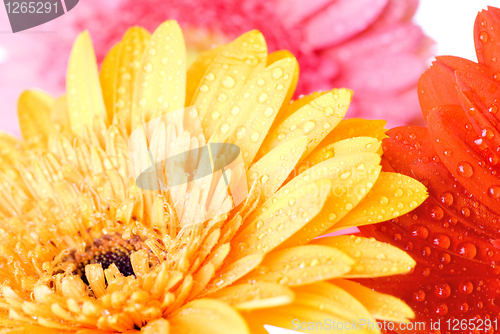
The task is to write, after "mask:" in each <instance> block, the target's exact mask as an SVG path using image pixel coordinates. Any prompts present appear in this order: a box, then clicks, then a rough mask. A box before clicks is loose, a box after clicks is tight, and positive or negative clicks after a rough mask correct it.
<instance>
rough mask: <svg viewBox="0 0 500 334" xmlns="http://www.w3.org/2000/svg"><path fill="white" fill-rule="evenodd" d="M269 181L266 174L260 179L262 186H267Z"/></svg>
mask: <svg viewBox="0 0 500 334" xmlns="http://www.w3.org/2000/svg"><path fill="white" fill-rule="evenodd" d="M267 181H269V176H268V175H267V174H264V175H262V176H261V177H260V183H261V184H266V183H267Z"/></svg>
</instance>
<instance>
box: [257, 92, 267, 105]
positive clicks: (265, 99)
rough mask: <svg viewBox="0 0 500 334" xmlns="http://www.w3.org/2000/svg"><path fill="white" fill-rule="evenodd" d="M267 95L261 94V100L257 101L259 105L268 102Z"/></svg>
mask: <svg viewBox="0 0 500 334" xmlns="http://www.w3.org/2000/svg"><path fill="white" fill-rule="evenodd" d="M267 97H268V95H267V93H260V95H259V98H258V99H257V100H258V101H259V103H264V102H266V101H267Z"/></svg>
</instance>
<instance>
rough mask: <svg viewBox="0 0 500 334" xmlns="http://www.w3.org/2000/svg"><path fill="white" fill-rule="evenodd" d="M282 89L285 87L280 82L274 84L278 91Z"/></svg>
mask: <svg viewBox="0 0 500 334" xmlns="http://www.w3.org/2000/svg"><path fill="white" fill-rule="evenodd" d="M283 89H285V86H283V85H282V84H279V85H277V86H276V90H277V91H278V92H281V91H282V90H283Z"/></svg>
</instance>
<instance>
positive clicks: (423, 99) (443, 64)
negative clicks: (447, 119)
mask: <svg viewBox="0 0 500 334" xmlns="http://www.w3.org/2000/svg"><path fill="white" fill-rule="evenodd" d="M458 69H466V70H471V71H477V72H479V73H487V72H488V69H487V68H485V67H484V66H480V65H478V64H476V63H474V62H472V61H470V60H467V59H463V58H459V57H452V56H444V57H436V61H434V62H433V63H432V66H431V67H430V68H429V69H428V70H427V71H425V72H424V74H422V75H421V76H420V80H419V81H418V98H419V100H420V107H421V108H422V113H423V114H424V118H427V114H428V113H429V111H430V110H432V109H434V108H436V107H440V106H444V105H460V99H459V98H458V94H457V93H458V92H457V89H456V81H455V74H454V72H455V70H458Z"/></svg>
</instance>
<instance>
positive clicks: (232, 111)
mask: <svg viewBox="0 0 500 334" xmlns="http://www.w3.org/2000/svg"><path fill="white" fill-rule="evenodd" d="M240 110H241V109H240V107H238V106H234V107H232V108H231V114H233V115H235V116H236V115H238V114H239V112H240Z"/></svg>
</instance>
